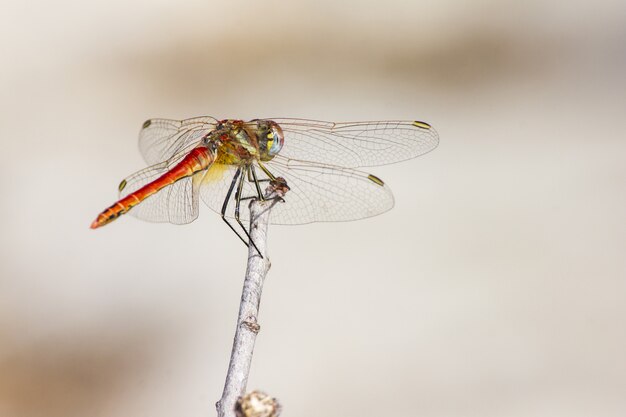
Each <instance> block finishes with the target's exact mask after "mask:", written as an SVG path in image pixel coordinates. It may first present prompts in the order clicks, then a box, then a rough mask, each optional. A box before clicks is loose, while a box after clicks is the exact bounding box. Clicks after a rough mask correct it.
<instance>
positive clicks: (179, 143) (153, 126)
mask: <svg viewBox="0 0 626 417" xmlns="http://www.w3.org/2000/svg"><path fill="white" fill-rule="evenodd" d="M216 124H217V120H215V119H214V118H212V117H210V116H203V117H195V118H193V119H186V120H170V119H150V120H146V121H145V122H144V124H143V126H142V128H141V131H140V132H139V151H140V152H141V155H142V156H143V159H144V160H145V161H146V162H147V163H148V164H149V165H152V164H157V163H159V162H162V161H166V160H168V159H170V158H171V157H172V156H174V155H176V154H178V153H180V152H184V151H185V150H188V149H190V148H193V147H194V146H195V145H196V144H197V143H198V142H199V141H200V140H201V139H202V137H203V136H204V135H206V134H207V133H209V132H210V131H211V130H213V129H215V125H216Z"/></svg>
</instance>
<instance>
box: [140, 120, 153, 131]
mask: <svg viewBox="0 0 626 417" xmlns="http://www.w3.org/2000/svg"><path fill="white" fill-rule="evenodd" d="M151 124H152V120H146V121H145V122H143V125H142V126H141V128H142V129H147V128H149V127H150V125H151Z"/></svg>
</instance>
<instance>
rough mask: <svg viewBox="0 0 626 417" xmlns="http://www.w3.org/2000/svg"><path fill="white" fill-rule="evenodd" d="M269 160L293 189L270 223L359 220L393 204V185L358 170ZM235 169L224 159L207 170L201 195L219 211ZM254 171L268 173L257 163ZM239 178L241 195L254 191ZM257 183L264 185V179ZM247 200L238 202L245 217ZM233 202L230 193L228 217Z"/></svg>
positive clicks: (276, 209)
mask: <svg viewBox="0 0 626 417" xmlns="http://www.w3.org/2000/svg"><path fill="white" fill-rule="evenodd" d="M267 166H268V168H269V170H270V171H271V172H272V173H273V174H274V175H276V176H280V177H283V178H285V179H286V180H287V184H288V185H289V187H290V189H291V190H290V191H288V192H287V194H286V195H285V203H279V204H276V205H275V206H274V208H273V209H272V214H271V218H270V223H272V224H291V225H293V224H306V223H312V222H336V221H349V220H357V219H362V218H366V217H371V216H376V215H378V214H381V213H384V212H385V211H387V210H390V209H391V208H392V207H393V204H394V200H393V194H392V193H391V190H389V188H388V187H387V186H386V185H384V184H383V183H382V181H380V180H379V179H378V178H376V177H374V176H372V175H369V174H367V173H364V172H361V171H356V170H353V169H349V168H342V167H335V166H329V165H325V164H318V163H313V162H305V161H294V160H288V159H286V158H282V157H276V158H274V159H273V160H272V161H271V162H270V163H268V164H267ZM214 167H215V166H214ZM211 169H213V167H212V168H211ZM236 169H237V167H236V166H228V165H223V166H221V167H219V168H218V169H216V170H215V171H213V172H211V171H209V172H208V173H207V175H206V176H205V178H204V180H203V182H202V185H201V187H200V196H201V198H202V200H203V201H204V203H205V204H206V205H208V206H209V207H210V208H211V209H213V210H214V211H216V212H220V211H221V208H222V204H223V202H224V198H225V196H226V193H227V191H228V187H229V186H230V184H231V182H232V178H233V176H234V173H235V171H236ZM257 174H258V175H259V177H260V178H261V177H262V178H263V179H266V177H265V176H264V175H263V174H262V172H261V170H260V169H258V168H257ZM243 181H244V186H243V192H242V196H243V197H253V196H256V195H257V193H256V188H255V186H254V183H253V182H252V181H249V179H248V178H247V177H245V176H244V180H243ZM261 184H262V190H265V188H266V186H267V185H268V183H267V182H262V183H261ZM247 204H248V200H246V201H245V202H242V209H241V213H240V214H241V219H243V220H245V221H247V220H248V217H249V211H248V209H247ZM234 205H235V201H234V193H233V197H231V201H230V202H229V207H228V210H227V212H226V214H227V216H228V217H233V213H234Z"/></svg>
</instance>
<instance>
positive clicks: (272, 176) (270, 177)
mask: <svg viewBox="0 0 626 417" xmlns="http://www.w3.org/2000/svg"><path fill="white" fill-rule="evenodd" d="M259 166H260V167H261V169H262V170H263V172H265V175H267V177H268V179H269V181H276V177H275V176H274V174H272V173H271V172H270V170H269V169H267V168H266V167H265V165H263V164H262V163H261V162H259Z"/></svg>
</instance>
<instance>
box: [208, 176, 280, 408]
mask: <svg viewBox="0 0 626 417" xmlns="http://www.w3.org/2000/svg"><path fill="white" fill-rule="evenodd" d="M285 186H286V184H285ZM287 190H288V187H287ZM285 192H286V191H285ZM267 194H269V195H268V196H267V197H266V198H268V200H266V201H257V200H253V201H252V202H251V203H250V238H251V239H252V240H254V243H255V244H256V246H257V247H258V249H259V251H260V252H261V253H262V254H263V257H261V256H260V255H259V253H258V252H257V251H256V249H255V248H254V245H250V246H249V248H248V268H247V270H246V278H245V280H244V283H243V292H242V294H241V304H240V305H239V317H238V318H237V329H236V331H235V340H234V341H233V350H232V352H231V354H230V363H229V365H228V374H227V375H226V383H225V384H224V392H223V393H222V398H221V399H220V400H219V401H218V402H217V403H216V404H215V407H216V408H217V415H218V417H234V416H235V404H236V403H237V399H238V398H239V397H240V396H242V395H244V394H245V391H246V385H247V383H248V374H249V373H250V364H251V362H252V352H253V350H254V341H255V340H256V335H257V333H258V332H259V330H260V328H261V327H260V326H259V324H258V320H257V317H258V314H259V304H260V303H261V291H262V290H263V281H264V280H265V275H266V274H267V271H269V269H270V261H269V259H268V257H267V251H266V240H267V225H268V221H269V215H270V211H271V209H272V207H273V206H274V204H276V203H277V202H278V201H280V197H281V196H282V195H283V194H284V193H283V192H281V190H280V189H278V188H277V187H276V184H273V185H272V186H271V187H270V188H269V189H268V192H267ZM275 197H278V198H275Z"/></svg>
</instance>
